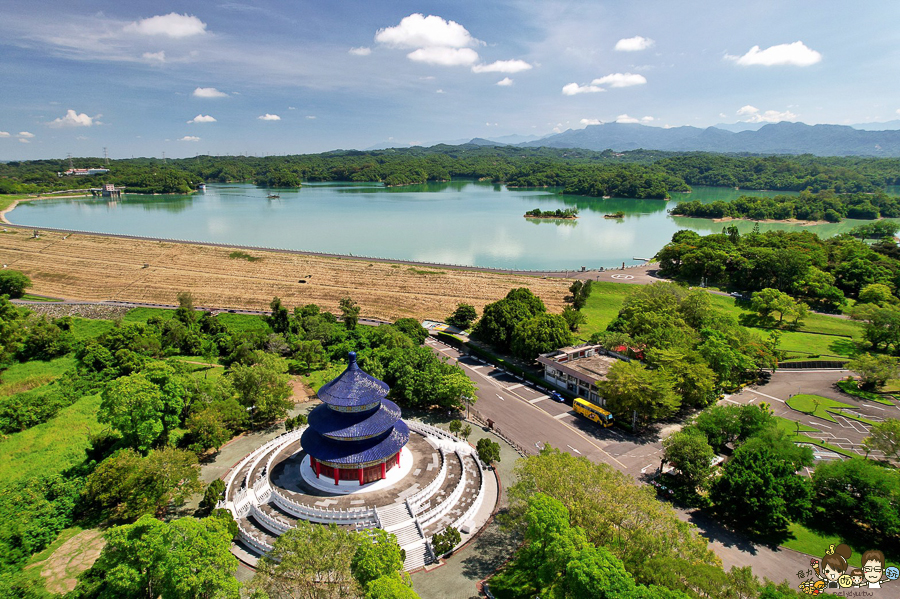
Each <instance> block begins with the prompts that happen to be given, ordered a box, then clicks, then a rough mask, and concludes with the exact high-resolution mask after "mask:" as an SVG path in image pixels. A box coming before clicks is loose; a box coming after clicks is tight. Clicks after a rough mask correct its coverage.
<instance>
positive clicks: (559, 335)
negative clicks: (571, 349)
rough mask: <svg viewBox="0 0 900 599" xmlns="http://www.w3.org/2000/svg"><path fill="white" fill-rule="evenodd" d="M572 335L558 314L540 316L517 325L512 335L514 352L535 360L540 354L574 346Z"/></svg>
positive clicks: (521, 356)
mask: <svg viewBox="0 0 900 599" xmlns="http://www.w3.org/2000/svg"><path fill="white" fill-rule="evenodd" d="M572 340H573V338H572V333H571V331H569V326H568V324H566V321H565V319H564V318H563V317H562V316H559V315H558V314H546V313H544V314H538V315H537V316H534V317H532V318H529V319H527V320H524V321H522V322H520V323H519V324H518V325H516V327H515V329H513V334H512V345H511V348H512V352H513V354H515V355H516V356H518V357H520V358H525V359H526V360H533V359H535V358H536V357H537V356H538V355H539V354H543V353H546V352H549V351H552V350H554V349H559V348H560V347H564V346H566V345H571V344H572Z"/></svg>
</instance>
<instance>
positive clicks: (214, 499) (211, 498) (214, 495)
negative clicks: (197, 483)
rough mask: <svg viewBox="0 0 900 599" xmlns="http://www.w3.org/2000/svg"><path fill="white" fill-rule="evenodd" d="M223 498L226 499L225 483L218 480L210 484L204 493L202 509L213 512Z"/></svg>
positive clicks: (201, 503)
mask: <svg viewBox="0 0 900 599" xmlns="http://www.w3.org/2000/svg"><path fill="white" fill-rule="evenodd" d="M223 497H225V481H223V480H222V479H221V478H217V479H216V480H214V481H212V482H211V483H209V486H208V487H206V491H204V492H203V501H201V502H200V507H205V508H206V509H209V510H211V509H213V508H214V507H216V504H217V503H219V500H221V499H222V498H223Z"/></svg>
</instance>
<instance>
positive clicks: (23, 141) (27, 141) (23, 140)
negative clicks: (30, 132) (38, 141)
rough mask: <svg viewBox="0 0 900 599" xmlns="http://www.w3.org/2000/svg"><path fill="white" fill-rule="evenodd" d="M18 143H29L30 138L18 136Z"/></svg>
mask: <svg viewBox="0 0 900 599" xmlns="http://www.w3.org/2000/svg"><path fill="white" fill-rule="evenodd" d="M19 143H21V144H30V143H31V140H30V139H25V138H24V137H20V138H19Z"/></svg>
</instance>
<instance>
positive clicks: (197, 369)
mask: <svg viewBox="0 0 900 599" xmlns="http://www.w3.org/2000/svg"><path fill="white" fill-rule="evenodd" d="M169 359H170V360H176V361H178V362H184V363H185V366H187V367H188V368H189V369H190V371H191V375H193V376H194V378H198V379H203V378H217V377H220V376H223V375H224V374H225V367H224V366H206V365H205V364H206V358H204V357H203V356H172V357H171V358H169ZM195 362H203V364H196V363H195Z"/></svg>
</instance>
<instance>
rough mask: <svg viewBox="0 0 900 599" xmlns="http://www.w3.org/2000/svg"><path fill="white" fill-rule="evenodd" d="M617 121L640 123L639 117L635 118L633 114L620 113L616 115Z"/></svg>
mask: <svg viewBox="0 0 900 599" xmlns="http://www.w3.org/2000/svg"><path fill="white" fill-rule="evenodd" d="M616 122H617V123H629V124H631V123H640V122H641V121H640V120H639V119H636V118H634V117H633V116H628V115H627V114H620V115H619V116H617V117H616Z"/></svg>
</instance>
